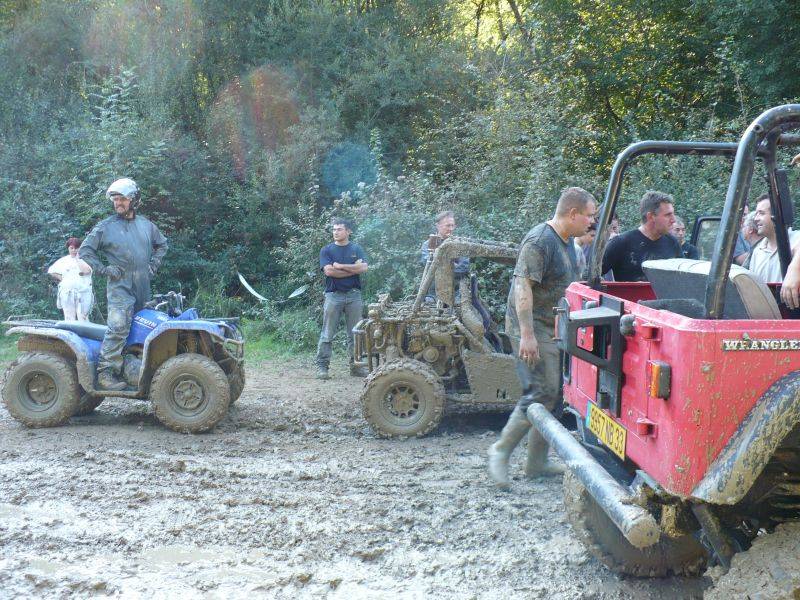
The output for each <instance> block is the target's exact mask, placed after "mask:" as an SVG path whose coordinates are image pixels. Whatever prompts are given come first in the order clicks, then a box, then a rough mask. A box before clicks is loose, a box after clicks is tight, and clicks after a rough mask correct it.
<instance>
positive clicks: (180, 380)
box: [2, 292, 244, 433]
mask: <svg viewBox="0 0 800 600" xmlns="http://www.w3.org/2000/svg"><path fill="white" fill-rule="evenodd" d="M183 300H184V298H183V296H182V295H180V294H176V293H175V292H169V293H168V294H163V295H157V296H155V297H154V298H153V300H152V301H150V302H148V303H147V305H146V306H145V308H143V309H142V310H140V311H139V312H137V313H136V315H134V317H133V322H132V324H131V332H130V335H129V336H128V339H127V341H126V344H125V349H124V350H123V359H124V368H123V377H124V379H125V381H126V383H127V384H128V388H127V389H125V390H122V391H110V390H99V389H97V387H96V385H97V377H96V375H97V373H96V370H97V369H96V367H97V359H98V356H99V354H100V344H101V342H102V340H103V336H104V335H105V332H106V327H105V325H97V324H94V323H88V322H83V321H54V320H46V319H24V318H16V317H11V318H9V319H8V320H7V321H5V322H4V324H5V325H9V326H11V329H9V330H8V334H9V335H10V334H22V337H21V338H20V339H19V341H18V342H17V347H18V348H19V350H20V352H21V354H20V355H19V357H18V358H17V360H15V361H14V362H13V363H11V366H9V367H8V369H7V371H6V374H5V378H4V382H3V389H2V394H3V401H4V402H5V405H6V408H7V409H8V412H9V413H11V415H12V416H13V417H14V418H15V419H17V420H18V421H20V422H21V423H23V424H25V425H26V426H28V427H54V426H56V425H61V424H63V423H64V422H66V421H67V420H68V419H69V418H70V417H72V416H80V415H86V414H89V413H90V412H92V411H93V410H94V409H95V408H97V407H98V406H99V405H100V403H101V402H102V401H103V400H104V399H105V398H106V397H108V396H114V397H122V398H148V397H149V398H150V400H151V401H152V402H153V405H154V406H155V413H156V417H157V418H158V420H159V421H161V422H162V423H164V425H166V426H167V427H169V428H170V429H174V430H175V431H181V432H186V433H196V432H200V431H208V430H209V429H211V428H212V427H214V426H215V425H216V424H217V423H219V421H220V420H221V419H222V418H223V417H224V416H225V414H226V413H227V411H228V407H229V405H230V404H231V403H233V402H235V401H236V399H237V398H239V395H240V394H241V393H242V389H243V388H244V340H243V338H242V334H241V332H240V331H239V328H238V319H235V318H221V319H201V318H200V315H199V314H198V312H197V310H196V309H194V308H190V309H188V310H183Z"/></svg>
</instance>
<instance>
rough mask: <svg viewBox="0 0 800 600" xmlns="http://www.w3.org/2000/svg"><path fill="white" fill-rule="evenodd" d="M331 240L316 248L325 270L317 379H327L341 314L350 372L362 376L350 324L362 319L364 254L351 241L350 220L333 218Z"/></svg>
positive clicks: (363, 375)
mask: <svg viewBox="0 0 800 600" xmlns="http://www.w3.org/2000/svg"><path fill="white" fill-rule="evenodd" d="M332 224H333V243H332V244H328V245H327V246H325V247H324V248H323V249H322V250H320V252H319V267H320V269H321V270H322V272H323V273H324V274H325V304H324V305H323V308H322V332H321V333H320V336H319V344H317V359H316V360H317V379H328V378H329V375H328V367H329V366H330V362H331V341H332V340H333V338H334V336H335V335H336V330H337V329H338V328H339V321H341V320H342V314H344V317H345V323H346V325H347V351H348V353H349V354H350V374H351V375H353V376H355V377H365V376H366V372H365V370H364V369H363V367H356V366H355V365H354V364H353V327H355V326H356V325H357V324H358V322H359V321H360V320H361V317H362V312H363V306H364V305H363V302H362V300H361V274H362V273H366V272H367V255H366V254H364V250H363V249H362V248H361V246H359V245H358V244H356V243H354V242H351V241H350V234H351V233H352V232H353V230H352V227H351V226H350V223H349V222H348V221H347V220H345V219H341V218H335V219H333V221H332Z"/></svg>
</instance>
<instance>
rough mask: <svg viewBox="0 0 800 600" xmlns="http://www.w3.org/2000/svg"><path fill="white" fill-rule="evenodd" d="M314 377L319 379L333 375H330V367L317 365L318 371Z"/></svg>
mask: <svg viewBox="0 0 800 600" xmlns="http://www.w3.org/2000/svg"><path fill="white" fill-rule="evenodd" d="M314 377H316V378H317V379H323V380H325V379H330V378H331V376H330V375H328V367H324V366H322V365H318V366H317V372H316V373H315V375H314Z"/></svg>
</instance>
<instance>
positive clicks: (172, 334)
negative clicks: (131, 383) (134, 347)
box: [138, 319, 225, 390]
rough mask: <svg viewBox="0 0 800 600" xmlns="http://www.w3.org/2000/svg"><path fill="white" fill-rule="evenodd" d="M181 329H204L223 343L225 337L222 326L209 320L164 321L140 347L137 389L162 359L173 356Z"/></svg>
mask: <svg viewBox="0 0 800 600" xmlns="http://www.w3.org/2000/svg"><path fill="white" fill-rule="evenodd" d="M181 331H204V332H206V333H208V334H209V335H210V336H211V337H213V338H216V341H218V342H219V343H223V342H224V341H225V338H224V337H223V336H222V335H221V333H222V328H221V327H220V326H219V325H218V324H216V323H212V322H209V321H180V320H177V319H175V320H172V321H164V322H163V323H161V324H160V325H159V326H158V327H156V328H155V329H154V330H153V331H152V332H151V333H150V335H148V336H147V339H146V340H145V341H144V346H143V348H142V370H141V371H140V373H139V385H138V387H139V389H140V390H141V389H142V386H143V385H144V384H145V383H146V382H149V381H150V378H151V377H152V376H153V373H154V372H155V370H156V369H157V368H158V367H159V366H160V365H161V363H162V362H164V360H166V359H167V358H170V357H171V356H174V354H175V351H174V349H172V348H173V346H174V345H176V344H177V341H178V335H177V334H178V333H179V332H181Z"/></svg>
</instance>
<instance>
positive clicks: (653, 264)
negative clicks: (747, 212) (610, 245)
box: [642, 258, 781, 319]
mask: <svg viewBox="0 0 800 600" xmlns="http://www.w3.org/2000/svg"><path fill="white" fill-rule="evenodd" d="M710 269H711V262H710V261H707V260H693V259H690V258H668V259H663V260H647V261H645V262H643V263H642V270H643V271H644V274H645V276H646V277H647V279H648V281H650V284H651V286H652V288H653V292H654V293H655V295H656V298H657V300H650V301H644V302H642V304H643V305H645V306H651V307H652V308H658V309H663V310H671V311H673V312H677V313H679V314H686V312H687V311H685V310H682V309H685V307H686V306H690V305H694V306H695V307H696V306H697V305H698V304H699V305H700V306H701V307H702V306H703V305H704V303H705V293H706V281H707V280H708V272H709V270H710ZM670 301H673V302H670ZM672 304H674V305H675V306H674V307H673V306H672ZM688 312H689V313H691V314H686V316H689V317H692V318H698V315H697V312H696V311H695V310H691V311H688ZM722 318H723V319H780V318H781V312H780V309H779V308H778V303H777V302H776V301H775V297H774V296H773V295H772V292H770V290H769V288H768V287H767V285H766V284H765V283H764V282H763V281H762V280H761V278H760V277H758V276H757V275H754V274H753V273H752V272H751V271H748V270H747V269H745V268H744V267H740V266H739V265H731V270H730V276H729V277H728V283H727V285H726V286H725V308H724V311H723V315H722Z"/></svg>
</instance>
